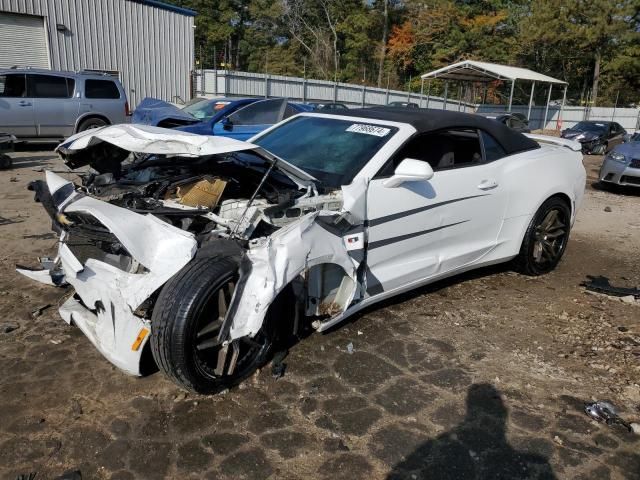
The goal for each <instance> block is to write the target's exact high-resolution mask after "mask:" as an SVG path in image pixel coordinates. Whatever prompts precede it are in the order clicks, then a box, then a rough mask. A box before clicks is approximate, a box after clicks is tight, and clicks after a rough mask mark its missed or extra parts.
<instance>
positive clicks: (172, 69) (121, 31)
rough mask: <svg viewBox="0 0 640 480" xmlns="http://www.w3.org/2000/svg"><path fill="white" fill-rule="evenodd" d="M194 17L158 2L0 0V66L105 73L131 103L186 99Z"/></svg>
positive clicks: (191, 60) (179, 9) (191, 65)
mask: <svg viewBox="0 0 640 480" xmlns="http://www.w3.org/2000/svg"><path fill="white" fill-rule="evenodd" d="M195 15H196V12H194V11H193V10H188V9H186V8H180V7H175V6H173V5H168V4H166V3H163V2H160V1H157V0H0V68H10V67H13V66H18V67H39V68H50V69H52V70H70V71H78V70H99V71H107V72H110V73H113V74H114V75H117V76H118V77H119V78H120V81H121V82H122V84H123V86H124V88H125V90H126V92H127V96H128V97H129V104H130V105H131V106H132V107H134V106H135V105H137V104H138V102H140V100H142V99H143V98H144V97H156V98H161V99H163V100H168V101H178V102H179V101H181V100H183V101H186V100H188V99H189V98H190V72H191V70H192V69H193V62H194V59H193V56H194V50H193V48H194V47H193V36H194V30H193V29H194V16H195Z"/></svg>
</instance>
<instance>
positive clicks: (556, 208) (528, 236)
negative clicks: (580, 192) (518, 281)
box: [514, 197, 571, 276]
mask: <svg viewBox="0 0 640 480" xmlns="http://www.w3.org/2000/svg"><path fill="white" fill-rule="evenodd" d="M552 212H555V213H552ZM554 216H555V218H554ZM550 221H552V223H550V224H549V225H546V223H548V222H550ZM570 228H571V209H570V207H569V205H568V204H567V202H566V200H564V199H562V198H560V197H551V198H549V199H547V200H546V201H545V202H544V203H543V204H542V205H541V206H540V208H539V209H538V211H537V212H536V214H535V215H534V216H533V219H532V220H531V223H530V224H529V227H528V228H527V231H526V232H525V234H524V238H523V240H522V246H521V247H520V253H519V254H518V256H517V257H516V258H515V259H514V268H515V270H517V271H518V272H520V273H523V274H525V275H531V276H536V275H543V274H545V273H548V272H550V271H551V270H553V269H554V268H556V265H558V262H560V259H561V258H562V256H563V255H564V251H565V249H566V248H567V241H568V240H569V230H570Z"/></svg>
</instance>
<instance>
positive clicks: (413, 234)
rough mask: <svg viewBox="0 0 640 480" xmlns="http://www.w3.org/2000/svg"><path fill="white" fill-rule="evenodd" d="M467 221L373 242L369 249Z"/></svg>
mask: <svg viewBox="0 0 640 480" xmlns="http://www.w3.org/2000/svg"><path fill="white" fill-rule="evenodd" d="M468 221H469V220H462V221H461V222H456V223H450V224H449V225H442V226H440V227H436V228H430V229H429V230H422V231H420V232H414V233H408V234H406V235H400V236H398V237H391V238H385V239H384V240H377V241H375V242H369V249H370V250H371V249H374V248H379V247H384V246H386V245H390V244H392V243H397V242H401V241H403V240H408V239H410V238H413V237H419V236H420V235H426V234H427V233H431V232H436V231H438V230H442V229H443V228H449V227H453V226H454V225H460V224H461V223H466V222H468Z"/></svg>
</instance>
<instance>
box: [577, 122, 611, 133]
mask: <svg viewBox="0 0 640 480" xmlns="http://www.w3.org/2000/svg"><path fill="white" fill-rule="evenodd" d="M572 130H578V131H579V132H596V133H603V132H605V131H606V130H607V126H606V125H605V124H604V123H591V122H579V123H578V124H577V125H576V126H575V127H573V129H572Z"/></svg>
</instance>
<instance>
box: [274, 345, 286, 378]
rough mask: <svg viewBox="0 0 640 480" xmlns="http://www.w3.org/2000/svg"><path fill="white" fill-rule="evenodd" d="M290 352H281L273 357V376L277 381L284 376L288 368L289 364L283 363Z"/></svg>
mask: <svg viewBox="0 0 640 480" xmlns="http://www.w3.org/2000/svg"><path fill="white" fill-rule="evenodd" d="M288 353H289V352H288V351H287V350H281V351H279V352H276V353H275V354H274V355H273V361H272V362H271V375H272V376H273V378H275V379H276V380H277V379H279V378H282V377H283V376H284V371H285V370H286V368H287V364H286V363H284V362H283V360H284V359H285V358H286V356H287V354H288Z"/></svg>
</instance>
